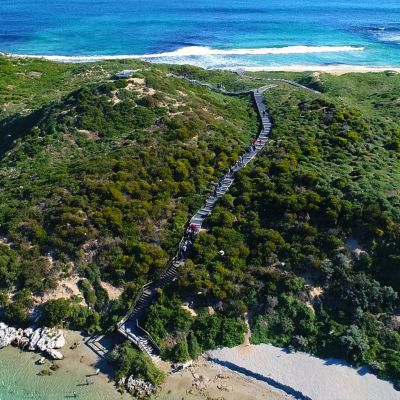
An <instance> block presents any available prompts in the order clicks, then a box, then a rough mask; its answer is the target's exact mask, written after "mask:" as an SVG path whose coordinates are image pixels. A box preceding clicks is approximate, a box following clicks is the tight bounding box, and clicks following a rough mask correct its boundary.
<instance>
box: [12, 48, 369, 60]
mask: <svg viewBox="0 0 400 400" xmlns="http://www.w3.org/2000/svg"><path fill="white" fill-rule="evenodd" d="M350 51H364V47H355V46H287V47H263V48H252V49H226V50H222V49H213V48H211V47H205V46H189V47H183V48H180V49H178V50H175V51H170V52H162V53H154V54H128V55H123V54H119V55H95V56H62V55H19V54H15V55H14V54H13V56H16V57H29V58H45V59H47V60H52V61H62V62H87V61H99V60H116V59H142V60H154V59H174V58H186V57H204V56H258V55H269V54H270V55H279V54H310V53H314V54H318V53H335V52H350Z"/></svg>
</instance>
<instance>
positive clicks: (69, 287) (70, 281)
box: [35, 275, 86, 305]
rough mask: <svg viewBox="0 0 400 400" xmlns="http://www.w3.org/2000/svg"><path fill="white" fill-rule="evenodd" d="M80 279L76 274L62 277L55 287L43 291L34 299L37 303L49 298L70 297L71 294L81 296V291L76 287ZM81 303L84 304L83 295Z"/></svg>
mask: <svg viewBox="0 0 400 400" xmlns="http://www.w3.org/2000/svg"><path fill="white" fill-rule="evenodd" d="M80 280H81V278H80V277H79V276H78V275H73V276H70V277H68V278H65V279H62V280H60V282H59V284H58V287H57V289H54V290H49V291H47V292H46V293H44V294H43V296H36V297H35V300H36V301H37V302H39V303H45V302H46V301H49V300H57V299H70V298H71V297H72V296H79V297H82V293H81V292H80V290H79V287H78V282H79V281H80ZM81 304H83V305H86V303H85V300H84V299H83V297H82V301H81Z"/></svg>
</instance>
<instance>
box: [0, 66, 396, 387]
mask: <svg viewBox="0 0 400 400" xmlns="http://www.w3.org/2000/svg"><path fill="white" fill-rule="evenodd" d="M128 67H129V68H131V69H134V70H136V72H135V74H134V77H133V79H131V80H123V81H113V80H110V79H108V78H109V77H110V76H111V75H113V74H114V73H115V72H117V71H118V70H120V69H123V68H128ZM0 71H2V72H4V73H2V74H0V88H1V89H0V102H1V113H0V116H1V118H2V119H1V121H0V157H1V164H0V233H1V237H3V238H5V239H2V243H1V244H0V284H1V291H0V306H1V307H2V318H4V319H5V320H6V319H8V320H13V321H14V323H15V322H18V323H19V324H21V325H26V324H28V323H29V320H30V317H31V315H30V313H31V311H32V309H33V308H35V307H36V308H39V310H40V311H42V315H41V321H42V322H43V323H45V324H47V325H49V326H53V325H62V324H64V326H70V327H73V328H75V329H84V330H87V331H88V332H91V333H92V332H93V333H94V332H101V331H104V330H106V329H109V328H110V327H111V328H112V327H114V326H115V323H116V322H117V321H118V320H119V319H120V318H121V316H122V315H123V314H124V313H125V312H126V310H127V309H129V307H130V306H131V304H132V301H133V299H134V297H135V293H136V292H137V290H138V288H139V287H140V286H141V285H142V284H144V283H145V282H147V281H148V280H151V279H154V278H155V277H157V276H159V274H160V273H161V272H162V271H163V267H164V265H165V263H166V262H167V260H168V259H169V258H170V257H171V255H172V254H174V251H175V250H176V247H177V244H178V242H179V238H180V236H181V234H182V231H183V228H184V225H185V223H186V222H187V220H188V218H189V216H190V215H191V213H193V211H194V210H196V209H197V207H198V206H199V205H200V204H202V201H203V200H204V198H205V196H206V195H207V193H209V192H210V191H211V190H212V189H213V184H214V182H216V180H217V178H218V177H219V176H220V175H221V174H222V173H223V172H224V171H225V170H226V169H227V167H228V166H229V165H231V164H232V163H234V162H235V161H236V159H237V157H238V155H239V154H240V153H241V152H242V151H243V150H244V149H245V148H246V146H248V144H249V143H250V142H251V138H252V137H254V136H255V135H256V133H257V131H258V129H259V126H258V121H257V117H256V114H255V111H254V109H253V107H252V103H251V99H250V97H249V96H246V95H243V96H238V97H231V96H223V95H221V94H218V93H214V92H211V91H210V90H209V89H206V88H203V87H199V86H196V85H192V84H190V83H188V82H185V81H182V80H180V79H177V78H174V77H173V76H171V75H169V74H170V73H173V74H175V75H184V76H186V77H188V78H191V79H199V80H203V81H207V82H211V83H213V84H215V85H219V86H221V87H224V88H225V89H226V90H231V91H241V90H248V89H250V88H255V87H257V86H260V85H261V84H262V83H260V82H256V81H252V80H249V79H246V78H245V77H239V76H237V75H235V74H232V73H228V72H219V71H205V70H201V69H198V68H193V67H188V66H166V65H154V66H151V65H149V64H146V63H141V62H104V63H96V64H79V65H69V64H54V63H49V62H45V61H39V60H30V61H26V60H11V59H6V58H0ZM255 76H258V77H263V76H264V77H273V78H277V77H280V78H290V79H294V80H296V81H298V82H300V83H302V84H304V85H307V86H309V87H312V88H314V89H317V90H319V91H320V92H321V94H315V93H312V92H307V91H304V90H301V89H298V88H295V87H292V86H289V85H287V84H285V83H277V85H278V86H277V88H275V89H274V90H272V91H269V92H267V93H266V94H265V102H266V104H267V106H268V108H269V110H270V113H271V117H272V119H273V130H272V137H271V140H270V142H269V144H268V145H267V146H266V148H265V149H264V151H263V152H262V153H261V154H260V156H259V157H258V158H257V160H255V162H253V163H251V164H250V165H249V166H248V167H247V168H246V169H245V170H243V171H241V172H240V174H239V175H238V177H237V179H236V182H235V184H234V186H232V187H231V190H230V192H229V194H227V195H226V196H224V197H223V198H222V199H221V201H220V203H219V205H218V206H217V208H216V209H215V211H214V212H213V214H212V215H211V216H210V217H209V219H208V220H207V227H206V228H207V229H206V230H204V231H202V232H201V233H200V234H199V236H198V238H197V240H196V242H195V248H194V252H193V254H192V257H191V259H190V260H188V261H187V262H186V265H185V266H184V267H183V268H182V270H181V271H180V279H179V282H177V283H176V284H174V286H173V287H167V288H166V289H165V290H164V291H160V295H159V298H158V300H157V302H156V303H154V304H153V305H152V306H151V307H150V308H149V310H148V312H147V313H146V315H145V317H144V319H143V321H142V324H143V326H144V327H145V329H146V330H148V331H149V332H150V333H151V334H152V336H153V338H154V339H155V341H156V342H157V343H158V345H159V347H160V348H161V353H162V356H163V357H164V358H166V359H170V360H174V361H186V360H188V359H189V358H196V357H197V355H198V354H200V353H201V352H202V351H204V350H207V349H211V348H216V347H220V346H235V345H237V344H240V343H241V342H242V341H243V333H244V332H245V330H246V325H245V324H244V316H245V315H246V316H247V319H248V320H249V323H250V327H251V331H252V341H253V343H263V342H268V343H273V344H276V345H279V346H291V347H292V348H294V349H301V350H305V351H308V352H312V353H316V354H320V355H323V356H339V357H345V358H347V359H348V360H350V361H351V362H352V363H354V364H367V365H369V366H370V367H371V368H372V369H373V370H374V371H375V372H376V373H377V374H378V375H379V376H382V377H384V378H386V379H392V380H394V381H396V382H397V385H399V383H398V382H399V381H400V352H399V348H400V334H399V330H400V324H399V303H398V290H400V269H399V259H400V258H399V257H400V253H399V232H400V230H399V222H400V211H399V210H400V208H399V205H400V204H399V197H398V191H397V188H398V187H399V185H400V163H399V154H400V153H399V149H400V125H399V122H398V117H399V110H398V102H399V101H400V100H399V97H398V87H399V85H400V78H399V75H393V74H392V73H389V72H388V73H379V74H365V75H364V74H348V75H345V76H342V77H335V76H331V75H328V74H311V73H298V74H294V73H293V74H290V73H274V74H272V73H269V74H262V73H260V74H255ZM71 276H78V286H79V291H80V295H79V296H77V295H74V296H71V297H70V298H69V299H53V300H49V301H47V302H46V303H45V304H44V305H41V304H40V303H41V301H40V296H42V295H45V294H46V293H48V292H49V291H54V290H55V289H56V288H57V286H58V285H59V284H60V282H61V281H65V280H68V279H69V278H70V277H71ZM104 282H108V283H109V284H111V285H113V286H115V287H122V288H124V292H123V294H122V295H121V296H120V297H119V298H118V299H116V300H110V298H109V293H108V292H107V290H105V288H104ZM113 359H114V361H115V362H116V363H117V364H118V376H119V377H122V376H126V375H128V374H132V373H134V374H136V375H138V377H140V378H143V379H147V380H149V381H151V382H153V383H157V382H158V381H159V380H160V379H162V376H161V375H160V374H159V373H158V371H157V370H154V371H153V370H152V369H151V368H150V367H149V364H148V363H149V360H148V359H146V357H143V358H141V357H139V356H138V355H137V352H136V350H135V349H133V348H132V347H131V346H130V345H128V344H126V345H124V346H122V347H121V348H119V349H117V350H116V352H114V354H113Z"/></svg>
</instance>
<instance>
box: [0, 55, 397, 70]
mask: <svg viewBox="0 0 400 400" xmlns="http://www.w3.org/2000/svg"><path fill="white" fill-rule="evenodd" d="M0 57H4V58H10V59H27V60H29V59H37V60H46V61H49V62H54V63H72V64H83V63H97V62H102V61H145V62H151V63H152V64H171V65H181V64H188V65H193V66H198V65H196V64H195V63H190V62H186V63H184V62H182V60H179V62H174V60H173V58H171V59H167V60H157V59H156V57H150V58H148V57H146V55H115V56H114V55H113V56H85V55H82V56H63V55H29V54H9V53H2V52H0ZM203 68H204V67H203ZM205 69H209V70H222V71H232V72H234V71H237V70H241V71H245V72H325V73H330V74H332V75H343V74H348V73H380V72H387V71H391V72H396V73H400V67H399V66H390V65H382V66H369V65H350V64H331V65H323V64H289V65H264V66H246V65H237V66H221V67H219V68H214V67H210V68H205Z"/></svg>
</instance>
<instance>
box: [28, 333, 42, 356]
mask: <svg viewBox="0 0 400 400" xmlns="http://www.w3.org/2000/svg"><path fill="white" fill-rule="evenodd" d="M41 336H42V328H38V329H36V330H35V331H34V332H33V333H32V335H31V337H30V340H29V350H31V351H34V350H35V349H36V345H37V342H38V341H39V340H40V338H41Z"/></svg>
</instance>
